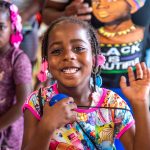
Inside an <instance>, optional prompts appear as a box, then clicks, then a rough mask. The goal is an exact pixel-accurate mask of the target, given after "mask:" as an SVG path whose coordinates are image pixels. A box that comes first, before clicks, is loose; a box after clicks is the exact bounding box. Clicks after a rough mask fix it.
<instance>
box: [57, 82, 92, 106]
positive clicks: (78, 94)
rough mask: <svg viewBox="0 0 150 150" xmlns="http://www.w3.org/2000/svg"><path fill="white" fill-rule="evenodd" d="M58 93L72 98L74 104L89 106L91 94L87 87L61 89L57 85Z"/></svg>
mask: <svg viewBox="0 0 150 150" xmlns="http://www.w3.org/2000/svg"><path fill="white" fill-rule="evenodd" d="M58 91H59V93H63V94H66V95H68V96H69V97H72V98H73V99H74V100H75V103H76V104H77V105H84V106H90V104H91V100H90V99H91V98H90V96H91V93H92V89H91V88H90V87H89V86H85V87H81V88H77V87H75V88H74V87H70V88H68V87H64V86H63V87H62V86H61V85H59V84H58Z"/></svg>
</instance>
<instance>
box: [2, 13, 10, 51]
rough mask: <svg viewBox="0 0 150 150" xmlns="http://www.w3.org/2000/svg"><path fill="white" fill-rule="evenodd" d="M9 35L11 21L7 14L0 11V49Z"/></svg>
mask: <svg viewBox="0 0 150 150" xmlns="http://www.w3.org/2000/svg"><path fill="white" fill-rule="evenodd" d="M10 35H11V23H10V20H9V18H8V15H7V14H6V13H5V12H1V11H0V50H1V49H3V48H4V47H5V46H7V45H8V43H9V39H10Z"/></svg>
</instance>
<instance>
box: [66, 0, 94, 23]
mask: <svg viewBox="0 0 150 150" xmlns="http://www.w3.org/2000/svg"><path fill="white" fill-rule="evenodd" d="M91 12H92V8H91V7H90V6H89V4H88V3H84V2H83V0H73V1H72V3H71V4H70V5H68V6H67V7H66V8H65V15H66V16H76V17H78V18H79V19H81V20H90V19H91V14H89V13H91Z"/></svg>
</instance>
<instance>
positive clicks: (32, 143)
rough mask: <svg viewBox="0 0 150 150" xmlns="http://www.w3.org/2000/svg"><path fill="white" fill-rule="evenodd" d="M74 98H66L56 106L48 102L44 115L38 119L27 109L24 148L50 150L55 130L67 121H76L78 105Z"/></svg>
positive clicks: (28, 149)
mask: <svg viewBox="0 0 150 150" xmlns="http://www.w3.org/2000/svg"><path fill="white" fill-rule="evenodd" d="M73 102H74V100H73V99H72V98H65V99H64V100H61V101H59V102H57V103H56V104H55V105H54V106H51V107H50V106H49V104H48V103H47V102H46V103H45V105H44V108H43V116H42V117H41V119H40V121H38V120H37V119H36V118H35V117H34V116H33V114H31V112H29V110H25V114H24V115H25V117H24V136H23V144H22V150H33V149H35V150H41V149H42V150H48V149H49V145H50V138H51V136H52V134H53V132H54V131H55V130H56V129H57V128H60V127H62V126H64V125H65V124H67V123H70V122H74V121H75V119H76V113H75V111H73V110H74V109H76V108H77V106H76V105H75V104H74V103H73Z"/></svg>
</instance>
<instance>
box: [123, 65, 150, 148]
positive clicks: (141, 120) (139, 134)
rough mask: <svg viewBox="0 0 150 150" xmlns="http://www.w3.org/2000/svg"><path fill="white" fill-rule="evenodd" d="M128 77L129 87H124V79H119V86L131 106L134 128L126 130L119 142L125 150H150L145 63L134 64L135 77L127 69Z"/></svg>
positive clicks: (148, 74) (148, 85) (149, 74)
mask: <svg viewBox="0 0 150 150" xmlns="http://www.w3.org/2000/svg"><path fill="white" fill-rule="evenodd" d="M128 76H129V82H130V86H127V85H126V79H125V78H124V77H122V78H121V82H120V86H121V89H122V91H123V93H124V94H125V96H126V97H127V98H128V99H129V100H130V102H131V104H132V108H133V112H134V119H135V128H134V127H132V128H131V129H129V130H127V132H126V133H124V134H123V135H122V137H121V141H122V143H123V144H124V146H125V149H127V150H141V149H142V150H150V116H149V92H150V69H148V68H147V67H146V65H145V63H141V64H139V63H138V64H136V77H135V76H134V73H133V70H132V68H131V67H129V68H128ZM136 79H139V80H136Z"/></svg>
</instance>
